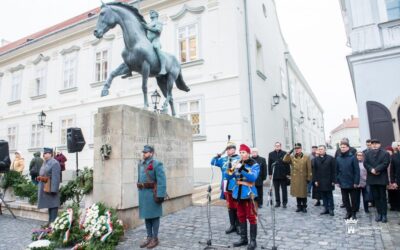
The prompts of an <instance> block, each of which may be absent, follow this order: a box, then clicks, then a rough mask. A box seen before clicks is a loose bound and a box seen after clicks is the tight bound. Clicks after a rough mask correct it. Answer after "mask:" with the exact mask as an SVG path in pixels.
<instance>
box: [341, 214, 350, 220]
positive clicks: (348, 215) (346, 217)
mask: <svg viewBox="0 0 400 250" xmlns="http://www.w3.org/2000/svg"><path fill="white" fill-rule="evenodd" d="M350 218H351V213H349V212H347V214H346V216H345V217H344V218H343V219H345V220H348V219H350Z"/></svg>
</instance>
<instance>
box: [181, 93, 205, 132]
mask: <svg viewBox="0 0 400 250" xmlns="http://www.w3.org/2000/svg"><path fill="white" fill-rule="evenodd" d="M178 107H179V111H178V117H180V118H183V119H186V120H188V121H189V122H190V124H191V125H192V134H193V135H200V134H201V132H202V127H201V112H200V100H190V101H184V102H179V104H178Z"/></svg>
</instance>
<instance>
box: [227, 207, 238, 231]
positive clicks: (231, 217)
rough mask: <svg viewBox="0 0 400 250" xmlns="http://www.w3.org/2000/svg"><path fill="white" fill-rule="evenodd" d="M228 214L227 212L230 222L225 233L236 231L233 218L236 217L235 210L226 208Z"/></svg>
mask: <svg viewBox="0 0 400 250" xmlns="http://www.w3.org/2000/svg"><path fill="white" fill-rule="evenodd" d="M228 214H229V222H230V223H231V226H230V227H229V228H228V229H226V230H225V233H226V234H230V233H233V232H236V225H235V218H236V217H237V215H236V210H235V209H228Z"/></svg>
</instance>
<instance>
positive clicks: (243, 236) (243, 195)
mask: <svg viewBox="0 0 400 250" xmlns="http://www.w3.org/2000/svg"><path fill="white" fill-rule="evenodd" d="M239 153H240V161H239V162H236V163H235V164H233V165H232V167H231V168H229V169H228V170H227V171H226V173H225V177H226V178H227V179H228V180H232V179H234V180H235V186H234V187H233V192H232V196H233V198H234V199H235V200H237V202H238V205H237V212H238V218H239V223H240V240H239V241H238V242H235V243H233V246H234V247H240V246H245V245H247V244H248V238H247V221H249V223H250V244H249V246H248V247H247V249H249V250H253V249H255V248H256V247H257V242H256V238H257V208H256V206H255V203H254V198H256V197H257V189H256V186H255V181H256V180H257V178H258V175H259V173H260V166H259V165H258V163H257V162H256V161H255V160H254V159H252V158H250V148H249V147H248V146H247V145H245V144H241V145H240V148H239Z"/></svg>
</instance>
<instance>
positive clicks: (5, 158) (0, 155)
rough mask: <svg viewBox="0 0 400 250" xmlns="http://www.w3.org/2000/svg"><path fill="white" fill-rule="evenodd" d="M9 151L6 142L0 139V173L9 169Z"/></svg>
mask: <svg viewBox="0 0 400 250" xmlns="http://www.w3.org/2000/svg"><path fill="white" fill-rule="evenodd" d="M10 165H11V160H10V152H9V150H8V142H7V141H4V140H0V173H5V172H8V171H10Z"/></svg>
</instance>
